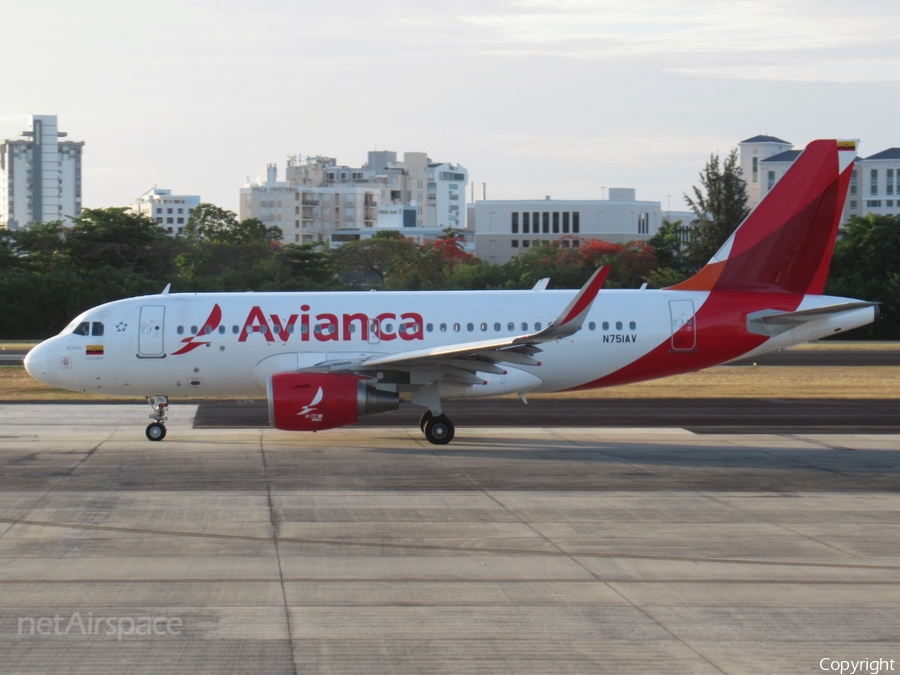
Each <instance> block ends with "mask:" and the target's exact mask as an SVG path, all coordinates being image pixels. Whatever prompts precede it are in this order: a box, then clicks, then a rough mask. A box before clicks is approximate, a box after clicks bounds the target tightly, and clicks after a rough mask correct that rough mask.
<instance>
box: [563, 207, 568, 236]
mask: <svg viewBox="0 0 900 675" xmlns="http://www.w3.org/2000/svg"><path fill="white" fill-rule="evenodd" d="M562 218H563V234H569V212H568V211H564V212H563V214H562Z"/></svg>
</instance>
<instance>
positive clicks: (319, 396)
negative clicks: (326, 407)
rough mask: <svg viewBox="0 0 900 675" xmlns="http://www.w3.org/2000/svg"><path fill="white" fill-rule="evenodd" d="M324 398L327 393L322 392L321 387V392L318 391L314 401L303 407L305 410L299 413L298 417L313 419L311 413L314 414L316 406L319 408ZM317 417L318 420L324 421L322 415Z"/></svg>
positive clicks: (320, 388)
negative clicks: (304, 416) (303, 416)
mask: <svg viewBox="0 0 900 675" xmlns="http://www.w3.org/2000/svg"><path fill="white" fill-rule="evenodd" d="M324 397H325V392H323V391H322V387H319V391H317V392H316V395H315V396H313V399H312V401H310V402H309V403H307V404H306V405H305V406H303V410H301V411H300V412H298V413H297V415H298V416H300V415H306V416H307V417H312V415H311V414H310V413H312V412H313V411H314V410H315V409H316V406H317V405H318V404H319V403H321V402H322V399H323V398H324ZM315 417H316V418H318V419H320V420H321V419H322V415H321V414H319V415H316V416H315Z"/></svg>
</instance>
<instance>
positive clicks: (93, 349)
mask: <svg viewBox="0 0 900 675" xmlns="http://www.w3.org/2000/svg"><path fill="white" fill-rule="evenodd" d="M84 351H85V354H87V355H88V356H103V345H88V346H87V347H85V350H84Z"/></svg>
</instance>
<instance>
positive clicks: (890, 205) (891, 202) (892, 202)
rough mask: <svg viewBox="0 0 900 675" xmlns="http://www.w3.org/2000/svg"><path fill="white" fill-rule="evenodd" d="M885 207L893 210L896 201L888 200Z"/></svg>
mask: <svg viewBox="0 0 900 675" xmlns="http://www.w3.org/2000/svg"><path fill="white" fill-rule="evenodd" d="M884 205H885V206H886V207H888V208H889V209H891V208H893V207H894V200H893V199H888V200H887V201H886V202H885V203H884Z"/></svg>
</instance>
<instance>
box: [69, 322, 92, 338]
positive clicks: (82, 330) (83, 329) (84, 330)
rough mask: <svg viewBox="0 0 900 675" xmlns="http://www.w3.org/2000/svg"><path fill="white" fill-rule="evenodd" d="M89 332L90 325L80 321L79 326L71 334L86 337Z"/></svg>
mask: <svg viewBox="0 0 900 675" xmlns="http://www.w3.org/2000/svg"><path fill="white" fill-rule="evenodd" d="M90 331H91V324H89V323H88V322H87V321H82V322H81V323H80V324H78V327H77V328H76V329H75V330H73V331H72V332H73V333H75V335H88V334H89V333H90Z"/></svg>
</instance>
